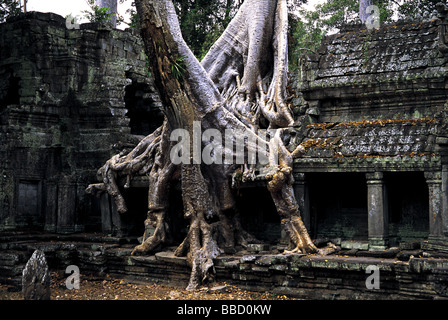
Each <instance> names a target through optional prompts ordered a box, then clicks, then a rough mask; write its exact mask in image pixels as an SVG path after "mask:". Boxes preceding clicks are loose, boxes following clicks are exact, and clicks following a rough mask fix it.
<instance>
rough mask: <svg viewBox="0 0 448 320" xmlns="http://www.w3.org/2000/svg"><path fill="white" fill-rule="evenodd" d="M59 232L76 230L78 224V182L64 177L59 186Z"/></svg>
mask: <svg viewBox="0 0 448 320" xmlns="http://www.w3.org/2000/svg"><path fill="white" fill-rule="evenodd" d="M57 212H58V217H57V232H58V233H72V232H75V224H76V182H74V181H73V180H72V179H71V178H70V177H63V178H62V179H61V181H60V183H59V186H58V211H57Z"/></svg>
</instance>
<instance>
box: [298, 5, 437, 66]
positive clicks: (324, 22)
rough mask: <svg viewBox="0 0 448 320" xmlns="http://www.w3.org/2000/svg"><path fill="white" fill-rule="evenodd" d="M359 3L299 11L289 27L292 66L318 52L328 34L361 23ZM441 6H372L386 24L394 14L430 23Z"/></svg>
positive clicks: (320, 6) (321, 6) (323, 6)
mask: <svg viewBox="0 0 448 320" xmlns="http://www.w3.org/2000/svg"><path fill="white" fill-rule="evenodd" d="M359 1H361V0H326V1H325V2H323V3H321V4H318V5H317V6H316V7H315V9H314V10H306V9H300V10H298V12H299V18H298V19H297V21H295V22H294V25H291V26H290V28H291V30H290V33H291V34H292V38H293V39H292V41H293V42H294V44H293V46H292V48H291V49H290V51H291V53H290V57H291V59H292V60H293V61H292V63H291V64H292V65H294V64H295V63H294V62H295V61H297V59H298V58H299V57H300V56H301V55H302V54H303V53H306V52H310V51H316V50H317V48H318V47H319V46H320V42H321V40H322V38H323V37H324V36H325V35H326V34H328V33H330V32H337V31H338V29H340V28H341V27H342V26H343V25H345V24H348V23H360V20H359ZM439 2H441V0H424V1H423V0H406V1H398V0H374V1H373V4H374V5H376V6H378V7H379V9H380V22H381V23H386V22H391V21H392V19H393V17H394V14H395V16H396V17H398V19H404V18H406V19H410V20H415V21H420V20H423V19H429V18H431V15H432V13H433V12H434V11H435V10H436V4H437V3H439ZM442 2H444V3H446V1H443V0H442ZM290 41H291V40H290ZM366 52H367V50H366Z"/></svg>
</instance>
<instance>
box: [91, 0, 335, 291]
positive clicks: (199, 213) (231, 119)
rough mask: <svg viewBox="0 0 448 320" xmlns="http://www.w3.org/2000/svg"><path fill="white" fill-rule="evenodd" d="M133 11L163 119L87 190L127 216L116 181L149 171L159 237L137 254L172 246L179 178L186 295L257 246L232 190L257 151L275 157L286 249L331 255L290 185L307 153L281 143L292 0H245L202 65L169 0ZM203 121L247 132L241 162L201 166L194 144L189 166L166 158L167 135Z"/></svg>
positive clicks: (191, 131)
mask: <svg viewBox="0 0 448 320" xmlns="http://www.w3.org/2000/svg"><path fill="white" fill-rule="evenodd" d="M136 5H137V12H138V14H139V17H140V21H141V26H142V30H141V33H142V38H143V40H144V44H145V50H146V53H147V55H148V56H149V57H150V59H149V61H150V68H151V71H152V74H153V77H154V80H155V81H154V82H155V85H156V86H157V89H158V91H159V93H160V96H161V99H162V102H163V111H164V114H165V117H166V121H165V122H164V124H163V126H162V127H161V128H159V129H158V130H156V132H154V133H153V134H152V135H150V136H148V137H147V138H145V139H144V140H143V141H142V142H141V143H140V144H139V145H138V146H137V147H136V149H135V150H134V151H133V152H131V153H130V154H129V155H127V156H120V155H117V156H116V157H114V158H112V159H111V160H109V161H108V163H106V165H105V166H104V167H103V168H101V169H100V173H101V174H102V176H103V177H104V181H103V184H98V185H92V186H90V187H89V188H88V191H89V192H93V191H94V190H100V191H104V190H107V191H108V192H109V193H111V194H112V195H114V196H115V199H116V201H117V205H118V206H119V210H120V212H122V213H125V212H126V207H125V204H124V199H123V197H121V196H120V195H119V189H118V186H117V185H116V179H117V176H120V175H127V176H131V175H133V174H142V173H145V174H148V175H149V183H150V186H149V198H148V199H149V206H148V219H147V220H146V221H145V224H147V225H149V224H152V225H153V226H154V227H155V231H154V233H153V234H152V235H149V234H147V233H146V232H145V235H144V242H143V243H142V244H141V245H139V246H137V247H136V248H135V249H134V251H133V252H132V254H146V253H148V252H151V251H153V250H155V249H156V248H157V247H158V246H159V245H161V244H163V243H165V242H166V241H167V239H168V236H169V230H168V227H167V218H168V217H167V213H168V212H169V211H168V206H169V203H168V196H167V195H168V194H169V186H170V183H171V182H172V181H173V180H176V179H180V183H181V191H182V201H183V206H184V217H185V219H187V220H188V223H189V230H188V233H187V236H186V238H185V239H184V241H183V242H182V244H181V245H180V246H179V247H178V248H177V250H176V251H175V254H176V255H178V256H186V257H187V259H188V261H189V264H190V266H191V268H192V273H191V277H190V283H189V285H188V289H193V288H197V287H198V286H200V285H201V284H202V283H204V282H206V281H210V280H211V279H213V274H214V272H213V271H214V268H213V259H214V258H216V257H217V256H218V255H219V254H221V253H222V252H223V251H228V252H231V251H232V250H233V249H234V248H235V246H236V245H243V246H244V245H246V244H247V243H248V242H250V241H253V240H254V239H253V237H251V236H250V235H249V234H248V233H247V232H245V231H244V230H243V229H242V227H241V223H240V221H239V214H238V213H236V212H235V210H234V207H235V201H234V196H233V192H232V186H231V185H232V182H235V181H236V180H238V179H239V178H238V177H243V179H253V178H254V172H255V165H254V164H253V163H251V162H249V156H247V155H248V154H249V153H250V152H258V153H259V154H261V155H263V156H265V157H266V158H269V164H268V166H267V167H268V171H269V173H268V174H267V175H266V177H265V178H266V180H267V181H268V186H267V187H268V190H269V192H270V193H271V195H272V199H273V201H274V204H275V206H276V208H277V211H278V213H279V215H280V216H281V219H282V226H283V228H284V229H285V231H286V232H287V233H288V234H289V236H290V242H291V245H292V250H291V251H288V252H286V253H291V252H293V253H300V252H301V253H316V252H319V253H322V254H326V253H329V252H331V251H333V250H334V246H330V247H329V248H327V249H318V248H316V246H315V245H314V243H313V242H312V240H311V238H310V237H309V235H308V232H307V230H306V228H305V226H304V224H303V222H302V220H301V218H300V212H299V207H298V204H297V201H296V199H295V197H294V192H293V187H292V185H293V177H292V161H293V158H294V157H297V156H300V154H301V152H302V151H303V147H302V146H299V147H298V148H297V149H296V150H294V151H293V152H289V151H288V149H287V148H286V147H285V146H284V145H283V142H282V135H283V134H284V133H285V132H284V130H282V129H278V128H281V127H287V126H290V125H292V124H293V118H292V116H291V114H290V112H289V108H288V106H287V104H286V102H285V101H286V81H287V65H288V60H287V57H288V52H287V28H288V25H287V21H288V18H287V6H286V0H278V1H275V0H246V2H245V3H244V4H243V5H242V7H241V8H240V10H239V12H238V13H237V15H236V16H235V18H234V19H233V20H232V22H231V23H230V24H229V26H228V28H227V29H226V31H225V32H224V34H223V35H222V36H221V38H220V39H219V40H218V41H217V43H216V44H215V45H214V46H213V47H212V48H211V49H210V52H209V53H208V54H207V56H206V57H205V58H204V60H203V61H202V63H199V62H198V61H197V59H196V58H195V57H194V55H193V53H192V52H191V50H190V49H189V48H188V46H187V45H186V43H185V41H184V40H183V38H182V35H181V30H180V27H179V22H178V19H177V16H176V13H175V9H174V6H173V4H172V2H171V0H136ZM176 70H177V71H176ZM179 70H183V72H181V73H179V72H178V71H179ZM175 71H176V72H175ZM197 123H200V125H201V127H202V129H203V130H206V129H215V130H217V131H218V132H220V133H226V132H228V131H230V132H238V133H242V134H244V135H245V136H246V137H247V141H246V140H244V141H245V145H244V148H245V151H246V153H245V158H244V160H245V161H244V164H243V165H241V164H237V163H236V162H234V161H233V162H232V161H231V162H229V163H227V162H219V163H218V162H217V163H213V164H205V163H204V162H201V161H197V159H195V157H194V154H195V148H196V147H197V146H195V145H194V144H190V145H189V150H188V151H189V152H187V154H188V155H189V159H188V160H189V161H187V163H181V164H177V165H176V164H174V163H173V162H172V161H171V160H172V159H170V157H169V155H170V150H172V148H173V144H174V143H173V142H171V141H170V134H171V133H172V132H173V131H174V130H176V129H183V130H184V131H185V132H186V133H188V134H186V135H187V136H189V137H193V136H194V135H195V134H196V132H195V124H197ZM261 126H264V127H268V129H269V130H268V132H269V134H270V136H271V137H270V139H267V138H266V136H264V135H260V134H258V133H259V131H257V129H259V128H260V127H261ZM273 128H277V129H276V130H274V129H273ZM233 139H234V140H236V139H238V138H237V137H233ZM234 140H233V141H232V142H235V141H234ZM209 144H210V141H202V144H201V146H200V147H202V148H204V147H206V146H207V145H209ZM185 151H187V150H184V151H183V152H185ZM196 151H197V150H196ZM214 152H215V153H219V155H221V156H222V155H225V156H226V157H227V156H230V158H231V159H235V157H236V156H237V155H236V154H235V150H234V149H233V145H231V147H229V146H228V145H227V144H226V145H225V146H222V148H220V149H214ZM274 152H275V153H274ZM242 214H244V213H242Z"/></svg>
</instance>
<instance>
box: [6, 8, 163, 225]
mask: <svg viewBox="0 0 448 320" xmlns="http://www.w3.org/2000/svg"><path fill="white" fill-rule="evenodd" d="M13 31H14V32H13ZM0 47H1V48H2V50H0V141H1V143H0V175H1V177H2V178H1V182H0V230H5V229H15V228H21V227H32V228H34V229H36V228H40V229H44V230H46V231H50V232H58V233H71V232H77V231H82V230H84V229H85V228H92V227H93V228H96V229H97V230H101V229H103V230H104V231H105V232H108V233H112V232H117V233H118V232H122V233H125V232H127V230H128V229H129V227H128V226H127V225H126V223H122V224H120V222H121V221H119V220H120V218H119V217H113V219H109V220H104V224H103V225H102V224H101V221H98V219H97V217H98V216H99V212H98V209H96V208H97V207H98V205H97V202H96V200H95V198H93V199H92V197H91V196H89V195H86V193H85V188H86V187H87V186H88V185H89V184H90V183H92V182H95V181H96V180H97V176H96V172H97V170H98V168H100V167H101V166H102V165H103V164H104V163H105V161H107V160H108V159H109V158H110V157H111V156H112V155H113V154H116V153H119V152H120V151H122V150H123V149H125V148H132V147H133V146H135V144H136V143H137V142H138V141H139V139H140V138H141V137H139V136H134V134H135V135H137V134H138V135H145V134H149V133H150V132H151V131H152V130H154V129H155V128H156V127H157V126H158V125H160V123H161V120H160V118H161V114H160V110H159V109H158V106H159V105H160V99H159V98H158V94H157V93H156V90H155V89H154V86H153V83H152V80H151V78H150V77H148V72H147V68H146V56H145V54H144V52H143V45H142V42H141V39H140V37H139V36H138V35H136V34H135V33H134V32H133V31H129V30H128V31H123V30H112V29H110V28H109V29H103V28H100V27H99V26H97V25H93V24H88V25H82V27H81V28H80V29H67V27H66V24H65V19H64V18H63V17H61V16H58V15H56V14H52V13H40V12H28V13H26V14H23V15H21V16H20V17H16V18H13V19H9V20H8V22H7V23H2V24H0ZM3 49H5V50H3ZM16 204H17V205H16ZM108 209H109V211H108V212H109V215H112V211H113V208H112V205H110V204H109V203H108ZM144 214H145V213H144ZM92 217H93V218H92ZM129 222H131V221H129Z"/></svg>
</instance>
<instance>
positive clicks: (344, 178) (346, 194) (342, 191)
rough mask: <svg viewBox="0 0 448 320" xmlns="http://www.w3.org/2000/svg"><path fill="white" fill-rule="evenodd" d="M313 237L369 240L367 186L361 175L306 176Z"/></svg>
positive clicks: (316, 174)
mask: <svg viewBox="0 0 448 320" xmlns="http://www.w3.org/2000/svg"><path fill="white" fill-rule="evenodd" d="M307 181H308V188H309V195H310V215H311V228H310V229H311V230H310V231H311V237H312V238H329V239H336V238H340V239H341V240H367V239H368V215H367V184H366V178H365V175H364V174H362V173H310V174H307Z"/></svg>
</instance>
